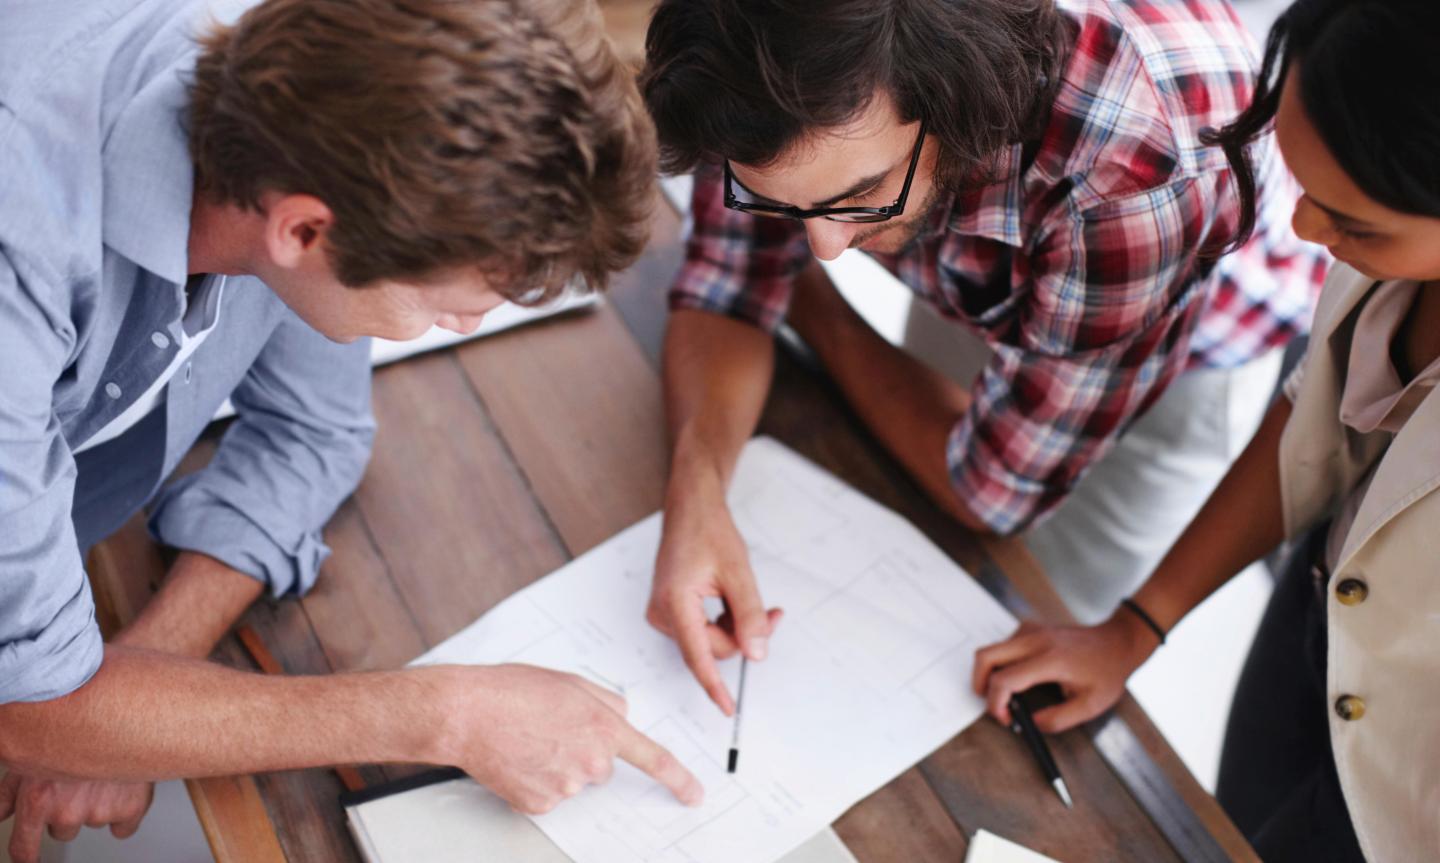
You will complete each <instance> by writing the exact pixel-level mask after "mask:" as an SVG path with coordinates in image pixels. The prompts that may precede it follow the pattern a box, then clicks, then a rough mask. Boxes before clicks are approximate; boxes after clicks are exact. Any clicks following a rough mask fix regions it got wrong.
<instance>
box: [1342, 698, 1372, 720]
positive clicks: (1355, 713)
mask: <svg viewBox="0 0 1440 863" xmlns="http://www.w3.org/2000/svg"><path fill="white" fill-rule="evenodd" d="M1335 715H1336V716H1339V717H1340V718H1341V719H1343V720H1345V721H1346V722H1354V721H1355V720H1357V719H1359V718H1360V717H1362V716H1364V715H1365V699H1363V698H1361V697H1360V696H1358V695H1342V696H1340V697H1339V698H1337V699H1335Z"/></svg>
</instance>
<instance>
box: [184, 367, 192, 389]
mask: <svg viewBox="0 0 1440 863" xmlns="http://www.w3.org/2000/svg"><path fill="white" fill-rule="evenodd" d="M190 366H191V364H190V363H186V364H185V383H187V384H188V383H190Z"/></svg>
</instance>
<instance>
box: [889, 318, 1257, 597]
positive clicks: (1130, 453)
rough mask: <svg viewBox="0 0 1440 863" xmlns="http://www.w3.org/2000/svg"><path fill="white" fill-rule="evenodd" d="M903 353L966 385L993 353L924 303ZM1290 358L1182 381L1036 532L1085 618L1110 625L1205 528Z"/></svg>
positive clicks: (1042, 553) (1048, 564)
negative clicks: (1182, 541) (1195, 531)
mask: <svg viewBox="0 0 1440 863" xmlns="http://www.w3.org/2000/svg"><path fill="white" fill-rule="evenodd" d="M904 344H905V348H906V349H907V350H909V351H911V352H912V353H914V354H915V355H916V356H918V357H919V358H920V359H922V360H924V361H925V362H928V363H930V364H931V365H934V366H936V367H937V368H939V369H940V370H941V371H943V372H945V373H946V374H948V375H950V376H951V377H952V378H953V379H954V380H956V381H960V382H963V383H965V384H967V385H968V384H969V383H970V382H972V381H973V380H974V379H975V374H976V372H978V370H979V368H980V366H981V364H983V363H984V362H985V360H986V359H987V358H988V356H989V350H988V348H986V347H985V345H984V343H983V342H982V341H981V339H980V338H979V337H978V336H975V335H974V334H972V333H971V332H970V331H968V330H966V329H965V328H964V327H960V326H957V325H955V324H953V323H951V322H948V321H943V320H941V319H939V318H938V316H936V315H935V314H934V312H933V311H931V310H930V309H929V308H925V307H922V306H921V305H920V304H918V303H917V304H915V306H914V307H913V309H912V311H911V313H910V318H909V320H908V322H907V325H906V329H905V338H904ZM1283 354H1284V351H1283V350H1273V351H1270V352H1269V353H1268V354H1266V355H1265V356H1262V357H1259V358H1257V359H1254V360H1251V361H1250V362H1249V363H1247V364H1245V365H1243V366H1240V367H1238V368H1234V369H1195V370H1192V371H1188V372H1185V373H1183V374H1182V375H1180V377H1178V378H1177V379H1176V380H1175V381H1174V382H1173V383H1172V384H1171V385H1170V387H1169V388H1168V389H1167V390H1166V391H1165V393H1164V395H1162V396H1161V397H1160V400H1159V401H1157V402H1156V403H1155V404H1154V405H1153V406H1152V407H1151V408H1150V410H1149V411H1148V412H1146V414H1145V415H1144V416H1143V417H1141V418H1140V419H1139V420H1138V421H1137V422H1136V423H1135V424H1134V425H1132V426H1131V427H1130V429H1129V430H1128V431H1127V432H1126V433H1125V434H1124V436H1122V437H1121V438H1120V440H1119V442H1118V443H1117V444H1116V445H1115V447H1114V448H1113V449H1111V451H1110V452H1109V453H1107V454H1106V455H1105V457H1104V458H1102V459H1101V460H1100V461H1099V462H1098V463H1096V464H1094V465H1092V466H1091V467H1090V470H1089V471H1088V472H1087V473H1086V474H1085V476H1084V477H1082V478H1081V480H1080V482H1079V483H1078V484H1077V485H1076V487H1075V489H1074V490H1073V491H1072V492H1071V494H1070V495H1069V496H1068V497H1067V498H1066V499H1065V500H1064V501H1063V502H1062V503H1061V504H1060V505H1059V506H1058V507H1056V508H1055V510H1054V511H1053V512H1052V513H1051V514H1050V515H1049V516H1048V517H1046V518H1045V519H1043V520H1042V521H1040V522H1038V523H1037V524H1035V525H1033V526H1032V527H1031V528H1030V529H1029V531H1028V532H1027V533H1026V534H1025V540H1026V543H1027V544H1028V545H1029V547H1030V550H1031V551H1032V552H1033V553H1034V554H1035V556H1036V557H1037V558H1038V559H1039V560H1040V563H1041V564H1042V565H1043V566H1044V568H1045V572H1046V573H1047V574H1048V575H1049V577H1050V581H1051V583H1052V584H1053V585H1054V586H1055V589H1056V590H1057V591H1058V592H1059V594H1060V596H1061V598H1062V599H1064V600H1065V603H1066V604H1067V605H1068V606H1069V607H1070V610H1071V612H1072V613H1073V614H1074V615H1075V617H1076V618H1077V619H1078V620H1080V621H1081V622H1082V623H1096V622H1099V621H1101V620H1104V619H1105V618H1106V617H1107V616H1109V614H1110V612H1111V611H1113V610H1114V608H1115V606H1116V605H1117V604H1119V602H1120V600H1121V599H1123V598H1125V597H1126V596H1128V595H1129V594H1131V593H1132V592H1134V590H1135V589H1136V588H1137V587H1139V585H1140V584H1141V582H1143V581H1144V580H1145V579H1146V578H1147V577H1148V576H1149V575H1150V573H1151V572H1152V571H1153V570H1154V568H1155V566H1156V564H1158V563H1159V562H1160V559H1161V558H1162V557H1163V556H1164V555H1165V552H1167V551H1168V550H1169V549H1170V546H1171V545H1173V544H1174V542H1175V540H1176V539H1178V538H1179V537H1180V534H1181V533H1182V532H1183V531H1184V529H1185V528H1186V526H1188V525H1189V524H1190V522H1191V520H1193V519H1194V517H1195V515H1196V513H1198V512H1199V510H1200V507H1201V506H1202V505H1203V504H1204V503H1205V500H1206V499H1207V498H1208V497H1209V496H1210V493H1211V492H1212V491H1214V489H1215V486H1216V485H1218V484H1219V482H1220V480H1221V478H1223V477H1224V476H1225V473H1226V471H1228V470H1229V469H1230V465H1231V464H1232V463H1233V462H1234V461H1235V459H1236V458H1237V457H1239V455H1240V453H1241V451H1242V450H1244V448H1245V445H1246V444H1248V443H1249V442H1250V438H1252V437H1254V435H1255V432H1256V430H1257V429H1259V427H1260V423H1261V421H1262V420H1263V419H1264V418H1265V413H1266V410H1267V409H1268V407H1269V404H1270V398H1271V396H1272V394H1273V393H1274V391H1275V386H1276V384H1277V381H1278V379H1279V375H1280V365H1281V360H1282V355H1283Z"/></svg>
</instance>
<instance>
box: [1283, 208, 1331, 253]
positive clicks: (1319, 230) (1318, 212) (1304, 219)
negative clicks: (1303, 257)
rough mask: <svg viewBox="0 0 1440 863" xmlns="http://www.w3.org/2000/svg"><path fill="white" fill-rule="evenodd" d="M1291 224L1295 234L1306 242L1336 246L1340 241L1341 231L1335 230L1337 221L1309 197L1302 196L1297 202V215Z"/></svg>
mask: <svg viewBox="0 0 1440 863" xmlns="http://www.w3.org/2000/svg"><path fill="white" fill-rule="evenodd" d="M1290 224H1291V226H1293V227H1294V228H1295V236H1297V237H1299V238H1300V239H1302V240H1305V241H1306V242H1310V243H1318V244H1320V245H1322V246H1334V245H1336V244H1338V243H1339V242H1340V233H1339V232H1338V231H1336V230H1335V223H1334V222H1332V221H1331V220H1330V216H1329V215H1328V214H1327V213H1326V212H1325V211H1324V210H1322V209H1320V208H1319V207H1317V206H1315V205H1314V204H1313V203H1311V201H1310V199H1309V198H1305V197H1302V198H1301V199H1300V200H1299V201H1296V202H1295V215H1294V217H1293V218H1291V220H1290Z"/></svg>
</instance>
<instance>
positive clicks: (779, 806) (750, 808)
mask: <svg viewBox="0 0 1440 863" xmlns="http://www.w3.org/2000/svg"><path fill="white" fill-rule="evenodd" d="M730 504H731V508H732V512H733V513H734V514H735V518H736V522H737V524H738V526H739V528H740V531H741V533H742V534H743V535H744V536H745V539H746V541H747V543H748V544H749V546H750V555H751V564H752V566H753V568H754V570H755V573H756V576H757V578H758V579H759V582H760V586H761V590H762V592H763V595H764V599H765V601H766V603H767V605H771V606H777V605H778V606H780V607H782V608H784V609H785V611H786V616H785V620H784V621H783V622H782V623H781V625H780V627H779V629H778V630H777V632H776V633H775V635H774V637H773V638H772V639H771V642H770V656H769V658H768V659H767V660H765V661H764V662H760V663H751V665H750V669H749V672H748V673H749V676H750V679H749V682H748V685H747V691H746V700H745V725H744V731H743V738H742V742H741V757H740V766H739V770H738V772H737V773H736V774H735V775H729V774H727V773H726V772H725V759H726V754H727V751H728V748H729V744H730V733H731V729H732V720H730V719H728V718H726V717H725V716H724V715H723V714H721V713H720V711H719V710H718V709H716V708H715V707H714V705H712V704H711V703H710V701H709V700H708V698H706V696H705V694H704V692H703V691H702V690H701V689H700V687H699V686H698V684H696V683H695V682H694V680H693V679H692V677H691V675H690V673H689V671H688V670H687V669H686V668H685V665H684V664H683V662H682V660H681V658H680V654H679V652H678V650H677V649H676V647H675V645H674V644H673V643H672V642H670V641H669V640H668V639H666V638H665V637H663V636H662V635H660V634H659V633H657V632H655V631H654V630H653V629H651V627H650V626H648V625H647V624H646V622H645V620H644V617H643V610H644V608H645V604H646V599H647V597H648V595H649V588H650V577H651V573H652V571H653V565H654V560H655V553H656V549H657V547H658V544H659V535H660V520H659V516H658V515H657V516H652V517H650V518H648V519H645V520H644V521H642V522H640V523H639V524H636V525H635V526H633V527H631V528H629V529H627V530H625V531H624V532H622V533H620V534H619V535H617V536H615V537H614V538H612V539H611V540H609V541H607V542H606V543H604V544H602V545H600V546H599V547H597V548H595V549H594V550H592V551H590V552H589V553H587V554H585V555H583V556H581V557H579V558H577V559H576V560H574V561H572V562H571V563H570V564H568V565H567V566H565V567H563V568H562V569H560V570H558V571H557V572H555V573H554V574H552V575H550V576H549V577H547V578H545V579H542V580H541V581H539V582H537V583H535V584H534V585H531V586H530V587H529V588H527V589H525V590H523V591H521V592H520V593H517V594H515V595H514V596H512V597H510V598H509V599H507V600H506V601H505V602H503V603H501V604H500V605H499V606H497V607H496V608H494V609H493V610H491V611H490V612H489V613H488V614H487V615H486V616H485V617H483V618H481V619H480V620H479V621H477V622H476V623H474V624H472V625H471V626H470V627H468V628H466V629H465V630H462V631H461V632H460V633H458V634H457V635H455V636H454V637H453V638H451V639H450V640H448V641H446V642H445V643H443V644H441V645H439V646H438V647H436V648H435V649H434V650H433V651H431V652H430V653H428V654H426V655H425V656H424V657H422V658H421V659H420V660H417V662H421V663H441V662H457V663H498V662H524V663H531V664H535V665H542V666H546V667H549V668H556V669H563V670H566V671H571V672H574V673H577V674H581V675H584V676H586V677H588V678H590V679H591V680H593V681H595V682H597V683H599V684H601V685H604V686H608V687H610V688H612V689H615V690H618V691H620V692H622V693H623V694H624V695H625V696H626V698H627V699H628V701H629V708H630V714H629V715H630V720H631V721H632V723H634V724H635V726H636V727H637V728H639V729H641V730H642V731H644V732H646V733H647V734H649V735H650V736H651V737H653V738H654V739H655V740H657V741H659V742H660V743H661V744H662V745H664V746H666V747H667V748H669V749H670V751H671V752H673V753H674V754H675V755H676V756H677V757H678V758H679V759H680V760H681V761H682V762H684V763H685V764H686V766H688V767H689V768H690V770H691V771H692V772H694V773H695V774H696V775H697V776H698V777H699V778H700V780H701V782H702V783H704V785H705V788H706V798H705V803H704V805H703V806H701V807H699V808H696V809H688V808H686V807H684V806H682V805H680V804H679V803H677V802H676V801H675V800H674V799H673V798H672V797H671V796H670V794H669V792H668V791H666V790H665V789H664V788H662V787H660V786H658V785H657V784H655V783H654V782H653V781H652V780H650V779H649V778H648V777H646V776H645V775H644V774H642V773H640V772H639V771H637V770H635V769H633V768H630V767H628V766H627V765H624V764H620V765H617V769H616V772H615V777H614V779H613V780H612V781H611V782H610V783H609V784H608V785H605V786H602V787H598V788H590V789H587V790H586V791H584V792H582V793H581V794H580V795H579V796H577V797H576V798H574V799H572V800H570V801H567V802H566V803H565V804H563V805H561V806H560V807H559V808H557V809H556V810H555V811H553V812H551V813H549V814H546V815H543V816H540V817H538V818H536V819H535V821H536V823H537V824H538V825H539V826H540V828H541V829H542V830H544V831H545V833H546V834H547V835H548V836H549V837H550V838H551V839H552V840H553V841H554V842H555V844H556V845H558V846H559V847H560V848H561V849H562V850H564V851H565V853H566V854H568V855H569V856H570V857H571V858H573V859H574V860H576V861H579V863H639V861H645V863H734V861H741V860H743V861H747V863H768V861H773V860H776V859H777V858H779V857H781V856H782V855H784V854H785V852H787V851H789V850H790V849H792V848H794V847H796V846H797V845H799V844H800V843H802V842H803V841H804V840H806V839H808V838H809V837H811V836H813V835H815V834H816V833H817V832H818V831H820V830H821V829H822V828H823V827H824V826H825V825H827V824H829V823H830V822H831V821H832V820H834V819H835V818H836V817H838V816H839V815H841V814H842V813H843V812H844V811H845V810H846V809H848V808H849V807H850V806H852V805H853V804H854V803H856V802H857V801H859V800H861V799H862V798H864V797H865V796H866V795H868V794H869V793H870V792H872V791H874V790H875V789H877V788H879V787H880V786H882V785H884V784H885V783H886V782H888V781H889V780H890V779H892V778H894V777H895V776H896V775H898V774H899V773H901V772H903V771H904V770H905V769H906V768H908V767H909V766H910V765H912V764H914V763H915V762H917V761H919V760H920V759H921V758H923V757H924V756H925V755H927V754H928V753H930V752H931V751H933V750H934V749H935V748H937V747H938V746H939V745H940V744H941V743H943V742H945V741H946V740H947V739H949V738H950V737H951V736H953V735H954V734H956V733H957V732H958V731H960V730H961V729H963V728H964V727H965V726H967V725H969V724H970V723H971V722H973V721H974V720H975V719H976V718H978V717H979V716H980V715H981V713H982V712H983V708H984V705H983V703H982V702H981V701H980V699H979V698H977V697H976V696H975V695H973V694H972V693H971V692H970V690H969V679H970V671H971V664H972V660H973V656H974V652H975V649H976V648H977V647H979V646H981V645H984V644H987V643H989V642H992V641H996V640H998V639H1001V638H1003V637H1004V636H1006V635H1007V634H1009V633H1010V632H1011V631H1012V630H1013V629H1014V627H1015V620H1014V618H1013V617H1011V615H1010V614H1009V613H1008V612H1006V611H1005V610H1004V609H1003V608H1002V607H1001V606H1000V605H999V604H998V603H997V602H996V601H995V600H994V599H992V598H991V597H990V596H989V595H988V594H986V593H985V592H984V591H983V590H982V589H981V588H980V587H979V585H977V584H976V583H975V581H973V580H972V579H971V578H970V577H969V576H967V575H966V574H965V573H964V572H963V571H962V570H961V569H960V568H959V567H958V566H956V565H955V564H954V563H953V562H952V561H951V560H950V559H949V558H948V557H946V556H945V554H944V553H943V552H941V551H940V550H939V549H938V548H936V547H935V546H934V545H933V544H931V543H930V542H929V541H928V540H927V539H926V538H925V537H924V536H923V535H922V534H921V533H920V532H919V531H918V530H916V529H915V528H914V527H913V526H911V525H910V524H908V523H907V522H906V521H904V520H903V519H901V518H900V517H899V516H897V515H895V514H894V513H892V512H890V511H889V510H886V509H885V508H883V507H881V506H879V505H877V504H875V503H874V502H872V501H870V500H869V499H867V498H865V497H863V496H862V495H860V494H858V493H857V492H855V491H853V490H852V489H850V488H848V487H847V486H845V485H844V484H843V483H841V482H840V481H839V480H837V479H835V478H834V477H833V476H831V475H829V474H827V473H825V472H824V471H822V470H820V469H819V468H817V467H815V466H814V465H811V464H810V463H809V462H806V461H805V460H804V459H802V458H800V457H799V456H797V455H795V454H794V453H792V452H790V451H789V450H787V449H785V448H784V447H783V446H781V445H780V444H778V443H776V442H774V441H772V440H768V439H757V440H755V441H752V442H751V443H750V444H749V445H748V446H747V447H746V449H745V451H744V454H743V455H742V457H741V460H740V465H739V468H738V469H737V471H736V476H735V480H734V482H733V484H732V489H731V492H730ZM724 670H725V671H726V672H727V675H728V677H729V680H730V682H731V686H732V692H733V691H734V688H733V686H734V682H735V676H736V672H737V670H738V662H736V661H731V662H729V663H726V664H725V667H724Z"/></svg>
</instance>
